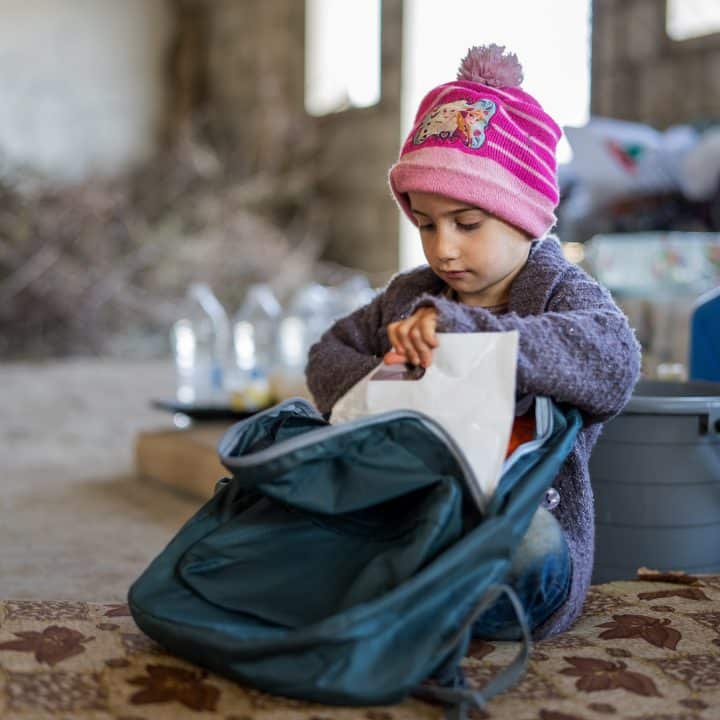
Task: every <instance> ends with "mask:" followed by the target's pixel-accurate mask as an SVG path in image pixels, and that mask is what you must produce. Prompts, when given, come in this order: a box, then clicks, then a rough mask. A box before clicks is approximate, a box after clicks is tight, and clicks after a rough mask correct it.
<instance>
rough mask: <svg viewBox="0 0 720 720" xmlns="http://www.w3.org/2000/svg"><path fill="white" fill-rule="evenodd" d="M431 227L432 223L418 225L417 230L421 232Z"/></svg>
mask: <svg viewBox="0 0 720 720" xmlns="http://www.w3.org/2000/svg"><path fill="white" fill-rule="evenodd" d="M433 227H434V225H432V224H428V225H418V230H420V232H422V231H423V230H432V228H433Z"/></svg>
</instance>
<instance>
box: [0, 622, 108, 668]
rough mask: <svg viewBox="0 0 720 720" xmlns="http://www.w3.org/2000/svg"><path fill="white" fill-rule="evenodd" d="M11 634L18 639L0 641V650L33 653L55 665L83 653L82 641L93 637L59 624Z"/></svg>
mask: <svg viewBox="0 0 720 720" xmlns="http://www.w3.org/2000/svg"><path fill="white" fill-rule="evenodd" d="M13 635H15V637H17V638H20V639H19V640H10V641H9V642H4V643H0V650H13V651H16V652H31V653H35V659H36V660H37V661H38V662H40V663H45V664H47V665H57V664H58V663H59V662H62V661H63V660H67V659H68V658H70V657H73V656H74V655H80V653H84V652H85V646H84V643H87V642H90V641H91V640H94V639H95V638H94V637H89V636H87V635H83V634H82V633H81V632H78V631H77V630H72V629H71V628H66V627H61V626H59V625H50V626H49V627H46V628H45V629H44V630H43V631H42V632H37V631H34V630H28V631H24V632H23V631H20V632H15V633H13Z"/></svg>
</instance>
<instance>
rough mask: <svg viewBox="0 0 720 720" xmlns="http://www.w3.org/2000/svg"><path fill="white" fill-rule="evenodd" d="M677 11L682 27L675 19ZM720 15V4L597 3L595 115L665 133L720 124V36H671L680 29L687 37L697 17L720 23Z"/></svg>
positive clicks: (612, 0) (606, 0)
mask: <svg viewBox="0 0 720 720" xmlns="http://www.w3.org/2000/svg"><path fill="white" fill-rule="evenodd" d="M713 5H714V6H715V7H714V9H713V7H712V6H713ZM674 9H676V11H677V14H678V15H679V17H677V19H674V18H671V17H669V12H670V11H673V10H674ZM718 9H719V8H718V3H716V2H713V1H711V2H706V1H705V0H701V1H700V2H696V0H689V1H688V0H684V2H683V0H679V1H678V0H675V2H674V4H673V3H672V2H671V3H668V2H667V0H593V41H592V58H593V59H592V98H591V112H592V114H593V115H601V116H604V117H614V118H622V119H625V120H634V121H637V122H643V123H648V124H650V125H652V126H653V127H656V128H660V129H664V128H667V127H669V126H671V125H677V124H680V123H683V122H698V121H702V120H706V121H708V120H717V119H718V117H720V42H718V35H717V28H716V31H715V32H710V33H708V32H707V30H706V31H705V32H704V33H702V34H701V35H700V36H698V37H690V38H682V39H675V38H673V37H671V35H670V34H669V32H668V31H669V30H672V28H673V24H674V25H675V26H676V27H677V30H678V34H680V33H682V30H683V28H685V27H687V26H688V24H689V23H692V16H693V15H694V16H695V17H696V18H699V19H702V17H703V14H705V16H706V17H707V15H708V13H710V15H711V16H712V17H713V18H715V21H717V20H716V18H717V13H718ZM685 16H690V17H685ZM673 21H674V22H673ZM669 26H670V27H669Z"/></svg>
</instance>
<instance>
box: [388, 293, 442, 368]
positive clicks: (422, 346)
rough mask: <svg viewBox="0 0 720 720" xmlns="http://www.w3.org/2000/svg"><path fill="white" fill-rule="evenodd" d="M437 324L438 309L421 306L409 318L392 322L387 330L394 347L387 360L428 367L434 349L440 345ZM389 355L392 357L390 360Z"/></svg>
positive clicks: (390, 362)
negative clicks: (436, 332)
mask: <svg viewBox="0 0 720 720" xmlns="http://www.w3.org/2000/svg"><path fill="white" fill-rule="evenodd" d="M436 326H437V310H436V309H435V308H433V307H421V308H420V309H419V310H417V311H416V312H415V313H413V314H412V315H411V316H410V317H409V318H406V319H405V320H399V321H398V322H393V323H390V324H389V325H388V329H387V332H388V338H389V339H390V342H391V343H392V346H393V349H392V350H391V351H390V352H389V353H388V354H387V355H386V356H385V362H386V363H387V364H392V363H396V362H406V363H410V364H411V365H420V366H422V367H424V368H426V367H428V366H429V365H430V363H431V362H432V353H433V350H434V349H435V348H436V347H437V346H438V340H437V336H436V335H435V328H436ZM388 357H391V358H392V359H390V360H388Z"/></svg>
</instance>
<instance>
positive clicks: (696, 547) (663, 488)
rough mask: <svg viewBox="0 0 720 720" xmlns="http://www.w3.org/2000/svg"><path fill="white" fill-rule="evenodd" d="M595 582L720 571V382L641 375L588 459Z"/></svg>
mask: <svg viewBox="0 0 720 720" xmlns="http://www.w3.org/2000/svg"><path fill="white" fill-rule="evenodd" d="M590 479H591V482H592V486H593V490H594V493H595V518H596V539H595V567H594V573H593V582H595V583H599V582H607V581H609V580H621V579H631V578H634V577H635V573H636V570H637V568H638V567H640V566H642V565H645V566H647V567H651V568H657V569H660V570H685V571H687V572H693V573H701V572H718V571H720V383H709V382H661V381H657V380H644V381H641V382H639V383H638V385H637V387H636V389H635V392H634V394H633V397H632V399H631V400H630V402H629V403H628V405H627V407H626V408H625V410H624V411H623V412H622V413H621V414H620V415H618V416H617V417H616V418H614V419H613V420H611V421H610V422H609V423H607V425H606V426H605V430H604V431H603V433H602V435H601V436H600V439H599V440H598V443H597V445H596V446H595V449H594V450H593V453H592V456H591V458H590Z"/></svg>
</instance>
